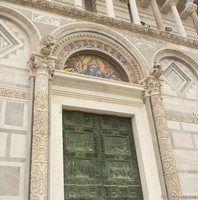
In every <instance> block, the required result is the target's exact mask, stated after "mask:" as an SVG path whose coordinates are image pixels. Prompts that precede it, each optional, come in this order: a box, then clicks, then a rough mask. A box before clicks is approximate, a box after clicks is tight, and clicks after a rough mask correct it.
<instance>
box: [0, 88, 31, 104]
mask: <svg viewBox="0 0 198 200" xmlns="http://www.w3.org/2000/svg"><path fill="white" fill-rule="evenodd" d="M0 97H3V98H8V99H14V100H25V101H27V100H29V91H28V90H24V89H21V88H10V87H3V86H0Z"/></svg>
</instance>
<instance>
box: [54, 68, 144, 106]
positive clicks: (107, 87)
mask: <svg viewBox="0 0 198 200" xmlns="http://www.w3.org/2000/svg"><path fill="white" fill-rule="evenodd" d="M52 85H53V86H62V87H61V88H62V89H63V90H64V88H65V87H69V88H70V89H71V88H75V89H82V90H83V91H84V90H87V91H95V92H99V93H108V94H118V93H119V96H120V97H121V96H122V97H124V99H125V100H127V99H128V98H131V97H134V98H138V99H141V103H142V97H143V92H144V88H143V86H141V85H138V84H131V83H127V82H121V81H115V80H109V79H108V80H107V79H102V78H98V77H92V76H90V77H89V78H87V76H86V75H83V74H75V73H71V72H66V71H60V70H54V76H53V79H52ZM59 89H60V87H59Z"/></svg>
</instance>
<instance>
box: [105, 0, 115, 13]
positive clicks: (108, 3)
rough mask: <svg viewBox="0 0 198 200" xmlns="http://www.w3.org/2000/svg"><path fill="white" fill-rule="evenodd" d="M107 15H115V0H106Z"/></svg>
mask: <svg viewBox="0 0 198 200" xmlns="http://www.w3.org/2000/svg"><path fill="white" fill-rule="evenodd" d="M106 8H107V16H108V17H115V12H114V6H113V0H106Z"/></svg>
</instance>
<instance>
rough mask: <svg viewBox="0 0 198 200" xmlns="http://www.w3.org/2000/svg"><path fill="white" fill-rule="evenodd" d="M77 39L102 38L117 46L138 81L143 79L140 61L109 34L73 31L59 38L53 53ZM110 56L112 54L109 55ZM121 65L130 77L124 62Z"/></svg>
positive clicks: (105, 41)
mask: <svg viewBox="0 0 198 200" xmlns="http://www.w3.org/2000/svg"><path fill="white" fill-rule="evenodd" d="M76 39H78V40H80V39H89V40H90V39H95V40H101V41H103V42H104V43H106V44H107V45H109V46H113V47H116V49H117V51H118V53H120V54H121V55H124V58H125V59H126V60H127V62H128V64H129V67H131V68H132V69H133V70H134V73H135V75H136V77H137V79H138V80H137V81H138V82H139V81H140V80H142V78H143V72H142V71H141V67H140V66H139V65H138V63H137V62H136V60H135V58H134V57H133V55H131V54H130V52H128V51H127V50H126V49H124V47H122V46H121V45H120V44H118V43H117V42H115V41H113V40H112V39H110V38H108V37H107V36H103V35H100V34H96V33H90V32H80V33H73V34H71V35H68V36H65V37H64V38H62V39H61V40H59V41H58V42H57V44H56V45H55V47H54V49H53V51H52V55H56V54H57V53H59V51H60V49H61V48H62V47H63V45H66V44H69V43H70V42H72V41H74V40H76ZM85 50H86V49H85ZM93 50H96V49H93ZM74 53H75V52H74ZM104 53H105V52H104ZM106 54H107V53H106ZM109 56H111V55H109ZM111 57H112V56H111ZM114 59H115V60H116V61H117V62H118V63H120V61H118V60H117V59H116V58H114ZM120 65H121V66H122V68H123V70H124V71H125V72H126V73H127V75H128V77H130V76H129V74H128V71H127V70H126V69H125V68H124V66H123V65H122V63H120Z"/></svg>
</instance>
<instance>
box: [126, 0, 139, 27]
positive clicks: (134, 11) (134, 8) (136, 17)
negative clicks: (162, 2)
mask: <svg viewBox="0 0 198 200" xmlns="http://www.w3.org/2000/svg"><path fill="white" fill-rule="evenodd" d="M129 4H130V9H131V14H132V17H133V23H134V24H140V17H139V13H138V9H137V4H136V0H129Z"/></svg>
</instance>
